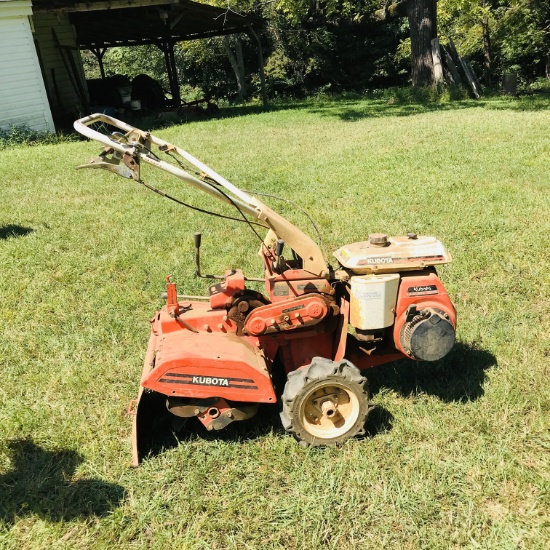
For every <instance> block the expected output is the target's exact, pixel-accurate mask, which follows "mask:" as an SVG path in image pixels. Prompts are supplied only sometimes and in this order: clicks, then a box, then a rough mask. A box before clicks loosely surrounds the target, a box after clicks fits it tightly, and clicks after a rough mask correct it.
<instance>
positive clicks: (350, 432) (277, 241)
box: [75, 114, 456, 466]
mask: <svg viewBox="0 0 550 550" xmlns="http://www.w3.org/2000/svg"><path fill="white" fill-rule="evenodd" d="M98 126H101V127H102V128H106V127H108V126H111V127H113V128H112V129H113V130H114V132H113V133H111V134H109V135H107V134H105V133H102V132H100V131H98V130H97V127H98ZM75 128H76V130H78V131H79V132H80V133H82V134H84V135H85V136H87V137H89V138H91V139H93V140H96V141H99V142H101V143H102V144H103V145H104V146H105V148H104V149H103V151H102V152H101V154H100V155H99V156H98V157H97V158H96V159H94V160H92V161H90V163H88V164H86V165H84V166H83V167H90V168H104V169H107V170H110V171H112V172H115V173H116V174H118V175H120V176H122V177H125V178H131V179H134V180H136V181H138V182H140V183H143V184H144V185H146V186H147V187H149V188H150V189H153V190H154V191H157V192H160V191H159V190H158V189H156V188H154V187H152V186H151V185H149V184H147V183H145V182H144V181H143V180H142V179H141V176H140V168H141V166H142V165H143V164H148V165H150V166H154V167H156V168H160V169H161V170H165V171H166V172H169V173H170V174H172V175H174V176H176V177H177V178H180V179H181V180H183V181H184V182H186V183H188V184H190V185H192V186H194V187H196V188H198V189H200V190H201V191H204V192H205V193H208V194H209V195H211V196H212V197H214V198H215V199H218V200H220V201H222V202H224V203H226V204H229V205H231V206H233V207H234V208H235V209H236V211H238V212H237V214H236V217H235V218H234V219H238V220H239V221H243V222H244V221H245V220H246V222H247V223H249V225H250V227H251V228H252V229H253V230H254V232H257V227H258V225H261V226H264V227H265V228H266V229H267V235H266V236H265V238H262V237H260V240H261V241H262V243H261V247H260V256H261V259H262V260H263V266H264V277H263V278H262V279H261V280H262V281H263V282H264V283H265V291H264V292H257V291H255V290H252V289H251V288H248V287H247V281H248V280H258V279H248V278H247V277H245V276H244V275H243V273H242V271H241V270H240V269H230V270H227V271H226V273H225V275H224V276H223V277H214V276H206V277H211V278H212V279H219V281H218V282H217V283H215V284H213V285H212V286H210V289H209V296H208V297H205V298H204V299H200V298H197V297H186V296H180V295H178V294H177V291H176V285H175V284H174V283H173V282H171V281H170V278H169V277H168V278H167V279H166V280H167V283H166V305H165V306H164V307H163V308H162V309H161V310H160V311H158V312H157V313H156V314H155V316H154V317H153V319H152V321H151V336H150V339H149V346H148V348H147V353H146V356H145V364H144V367H143V373H142V377H141V385H140V389H139V395H138V399H137V405H136V407H135V417H134V426H133V464H134V465H136V466H137V465H138V464H139V462H140V461H141V460H142V459H143V458H144V456H146V454H147V452H148V445H147V441H148V438H149V436H150V433H149V432H150V431H151V430H152V429H153V428H152V426H153V423H152V417H153V415H154V414H155V411H154V406H153V404H154V405H155V406H157V405H158V403H159V402H161V404H162V406H163V407H164V405H165V406H166V409H167V410H168V411H169V412H170V413H172V414H173V415H175V416H176V417H181V418H184V419H188V418H192V417H196V418H197V419H198V420H199V421H200V422H201V423H202V424H203V425H204V426H205V427H206V429H208V430H221V429H222V428H225V427H226V426H227V425H229V424H230V423H232V422H235V421H239V420H245V419H248V418H250V417H252V416H253V415H254V414H255V413H256V411H257V410H258V406H259V404H260V403H268V404H269V403H271V404H275V403H277V402H279V403H280V407H281V412H280V416H281V421H282V424H283V426H284V428H285V430H286V431H288V432H290V433H291V434H293V436H294V437H295V438H296V439H297V440H298V441H300V442H301V443H302V444H303V445H334V444H338V443H342V442H343V441H345V440H347V439H348V438H350V437H353V436H356V435H360V434H363V433H364V431H365V428H364V426H365V421H366V418H367V415H368V414H369V411H370V410H371V409H372V408H373V405H372V403H371V401H370V394H369V389H368V385H367V380H366V378H365V377H364V375H363V374H364V371H365V370H366V369H368V368H369V367H373V366H375V365H380V364H382V363H388V362H390V361H395V360H397V359H402V358H409V359H413V360H421V361H437V360H439V359H441V358H442V357H444V356H445V355H446V354H447V353H448V352H449V351H450V350H451V348H452V347H453V345H454V342H455V329H456V311H455V308H454V307H453V304H452V302H451V300H450V298H449V296H448V294H447V292H446V290H445V288H444V287H443V284H442V283H441V281H440V279H439V277H438V275H437V272H436V266H437V265H441V264H446V263H449V262H450V261H451V256H450V254H449V253H448V252H447V250H446V249H445V247H444V246H443V245H442V244H441V242H440V241H438V240H437V239H435V238H434V237H426V236H419V235H416V234H414V233H409V234H408V235H406V236H403V237H387V236H386V235H384V234H380V233H375V234H371V235H369V238H368V240H366V241H361V242H356V243H352V244H346V245H344V246H342V247H341V248H339V249H338V250H337V251H336V252H334V260H333V263H332V264H331V263H329V262H328V260H327V259H326V258H325V257H324V256H323V253H322V251H321V248H320V246H319V245H318V244H317V243H316V242H315V241H314V240H312V239H311V238H310V237H308V236H307V235H306V234H304V233H303V232H302V231H300V230H299V229H298V228H297V227H295V226H294V225H293V224H292V223H290V222H289V221H288V220H286V219H285V218H283V217H282V216H280V215H279V214H277V213H276V212H274V211H273V210H271V209H270V208H269V207H268V206H266V205H265V204H264V203H263V202H261V201H260V200H258V199H257V198H255V197H253V196H251V195H250V194H249V193H247V192H244V191H242V190H240V189H238V188H237V187H235V186H234V185H232V184H231V183H229V182H228V181H227V180H225V179H224V178H222V177H221V176H219V175H218V174H217V173H216V172H214V171H213V170H211V169H210V168H208V167H207V166H205V165H204V164H203V163H201V162H200V161H198V160H197V159H196V158H194V157H193V156H192V155H190V154H189V153H187V152H186V151H184V150H183V149H181V148H179V147H177V146H175V145H172V144H171V143H168V142H166V141H164V140H162V139H160V138H158V137H156V136H154V135H152V134H151V133H149V132H146V131H142V130H139V129H137V128H134V127H132V126H130V125H128V124H126V123H124V122H121V121H119V120H116V119H114V118H111V117H108V116H105V115H102V114H95V115H91V116H88V117H85V118H82V119H80V120H78V121H76V122H75ZM187 166H190V167H191V168H187ZM160 193H161V194H163V195H165V196H167V195H166V194H165V193H162V192H160ZM168 198H173V197H168ZM174 200H176V199H174ZM178 202H179V201H178ZM186 206H188V205H186ZM226 217H229V218H231V217H230V216H226ZM231 219H233V218H231ZM251 219H252V220H253V221H252V220H251ZM200 244H201V238H200V234H195V246H196V262H197V275H199V276H201V274H200V262H199V249H200ZM278 375H282V376H284V380H285V383H284V387H281V388H276V387H275V385H274V382H273V379H274V378H276V377H277V376H278Z"/></svg>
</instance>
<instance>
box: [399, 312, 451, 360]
mask: <svg viewBox="0 0 550 550" xmlns="http://www.w3.org/2000/svg"><path fill="white" fill-rule="evenodd" d="M411 309H412V308H411ZM409 318H410V320H409V321H407V322H406V323H405V324H404V325H403V327H402V329H401V335H400V340H401V346H402V347H403V349H404V350H405V353H407V355H409V356H411V357H413V358H414V359H419V360H420V361H438V360H439V359H442V358H443V357H445V355H447V353H449V351H451V349H452V347H453V346H454V343H455V329H454V327H453V325H452V323H451V321H450V320H449V316H448V315H447V314H446V313H445V312H443V311H441V310H439V309H436V308H426V309H423V310H421V311H417V310H416V309H415V310H414V311H411V313H410V316H409Z"/></svg>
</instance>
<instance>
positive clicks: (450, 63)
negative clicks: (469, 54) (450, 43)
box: [441, 46, 460, 86]
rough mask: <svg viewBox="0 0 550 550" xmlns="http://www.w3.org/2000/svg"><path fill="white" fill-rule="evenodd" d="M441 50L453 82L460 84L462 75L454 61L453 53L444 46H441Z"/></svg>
mask: <svg viewBox="0 0 550 550" xmlns="http://www.w3.org/2000/svg"><path fill="white" fill-rule="evenodd" d="M441 51H442V52H443V55H444V56H445V63H446V64H447V69H449V73H450V74H451V78H452V80H453V84H455V85H456V86H458V85H459V84H460V75H459V74H458V69H457V68H456V65H455V62H454V61H453V58H452V57H451V54H450V53H449V52H448V51H447V50H446V49H445V48H444V47H443V46H441Z"/></svg>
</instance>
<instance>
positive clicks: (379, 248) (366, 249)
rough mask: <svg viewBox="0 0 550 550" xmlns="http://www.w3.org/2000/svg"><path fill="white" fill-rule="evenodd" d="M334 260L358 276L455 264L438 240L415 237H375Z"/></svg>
mask: <svg viewBox="0 0 550 550" xmlns="http://www.w3.org/2000/svg"><path fill="white" fill-rule="evenodd" d="M377 237H379V240H380V242H378V241H377ZM334 256H335V258H336V259H337V260H338V262H340V265H342V266H344V267H345V268H347V269H349V270H351V271H352V272H353V273H354V274H356V275H364V274H366V273H396V272H398V271H410V270H420V269H424V268H426V267H428V266H432V265H440V264H447V263H449V262H450V261H451V255H450V254H449V252H448V251H447V250H446V248H445V247H444V246H443V244H442V243H441V242H440V241H438V240H437V239H436V238H434V237H423V236H417V235H415V234H412V233H411V234H410V236H407V237H389V238H387V237H386V235H382V234H380V236H378V234H375V235H371V238H370V239H369V240H368V241H364V242H359V243H352V244H347V245H345V246H343V247H342V248H340V249H338V250H337V251H336V252H335V253H334Z"/></svg>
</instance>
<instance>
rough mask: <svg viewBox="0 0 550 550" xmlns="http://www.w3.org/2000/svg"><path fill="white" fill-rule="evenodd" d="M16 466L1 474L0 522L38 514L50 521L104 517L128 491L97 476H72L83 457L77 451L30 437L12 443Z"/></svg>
mask: <svg viewBox="0 0 550 550" xmlns="http://www.w3.org/2000/svg"><path fill="white" fill-rule="evenodd" d="M7 445H8V448H9V451H10V455H11V463H12V468H11V470H9V471H8V472H7V473H5V474H2V475H0V521H3V522H5V523H8V524H12V523H13V522H14V521H15V520H16V519H17V518H21V517H26V516H31V515H36V516H38V517H40V518H41V519H43V520H46V521H52V522H56V521H61V520H71V519H76V518H87V517H93V516H103V515H105V514H107V513H108V512H110V511H111V510H112V509H113V508H114V507H116V506H117V505H118V504H119V503H120V501H121V500H122V498H123V496H124V490H123V488H122V487H120V486H119V485H116V484H114V483H106V482H104V481H100V480H97V479H76V480H72V479H71V478H72V477H73V475H74V472H75V471H76V468H77V466H78V465H79V464H80V463H82V461H83V458H82V457H81V456H80V455H79V454H78V453H76V452H75V451H69V450H59V451H48V450H45V449H43V448H42V447H40V446H38V445H36V444H35V443H34V442H33V441H32V440H30V439H16V440H13V441H9V442H8V444H7Z"/></svg>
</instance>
